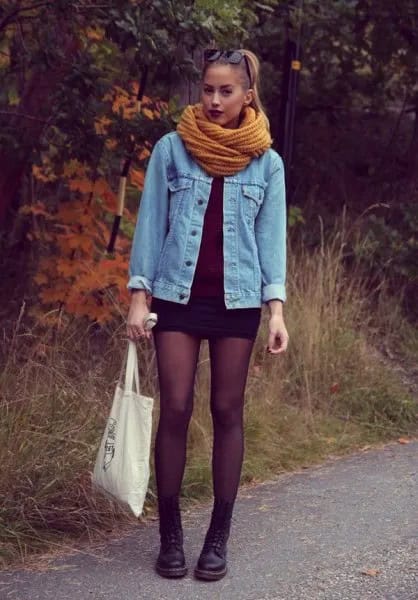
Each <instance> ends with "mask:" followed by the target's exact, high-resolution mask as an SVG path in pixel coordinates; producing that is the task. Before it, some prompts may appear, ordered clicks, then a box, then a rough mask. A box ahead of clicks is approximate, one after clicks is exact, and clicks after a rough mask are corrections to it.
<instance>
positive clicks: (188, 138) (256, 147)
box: [177, 104, 271, 177]
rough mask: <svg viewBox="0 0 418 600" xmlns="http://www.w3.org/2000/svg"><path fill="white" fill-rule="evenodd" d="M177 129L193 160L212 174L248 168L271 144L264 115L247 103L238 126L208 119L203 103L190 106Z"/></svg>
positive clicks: (223, 173) (220, 174)
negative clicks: (225, 124) (231, 127)
mask: <svg viewBox="0 0 418 600" xmlns="http://www.w3.org/2000/svg"><path fill="white" fill-rule="evenodd" d="M177 133H178V134H179V135H180V137H181V139H182V140H183V142H184V144H185V146H186V148H187V150H188V151H189V152H190V154H191V155H192V156H193V158H194V160H195V161H196V162H197V163H198V164H199V165H200V166H201V167H202V168H203V169H204V170H205V171H206V172H207V173H208V174H209V175H211V176H213V177H222V176H224V175H233V174H234V173H237V171H241V170H242V169H245V167H246V166H247V165H248V164H249V162H250V161H251V159H252V158H254V157H255V156H261V155H262V154H263V153H264V152H265V151H266V150H267V149H268V148H270V146H271V137H270V134H269V132H268V130H267V127H266V124H265V120H264V117H263V115H262V114H261V113H257V112H256V111H255V110H254V109H253V108H252V107H250V106H247V107H245V109H244V115H243V118H242V121H241V123H240V125H239V127H238V128H237V129H227V128H224V127H221V126H220V125H218V124H217V123H212V122H211V121H209V119H208V118H207V117H206V116H205V115H204V113H203V109H202V105H201V104H195V105H190V106H187V107H186V108H185V110H184V112H183V114H182V116H181V119H180V122H179V124H178V125H177Z"/></svg>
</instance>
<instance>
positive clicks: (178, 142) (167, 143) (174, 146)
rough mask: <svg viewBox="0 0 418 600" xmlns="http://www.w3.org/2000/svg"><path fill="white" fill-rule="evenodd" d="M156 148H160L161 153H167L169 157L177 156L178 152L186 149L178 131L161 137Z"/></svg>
mask: <svg viewBox="0 0 418 600" xmlns="http://www.w3.org/2000/svg"><path fill="white" fill-rule="evenodd" d="M156 148H158V149H159V150H160V151H163V152H166V153H167V154H169V155H170V154H173V155H175V152H176V150H178V149H180V148H181V149H183V148H184V144H183V141H182V139H181V137H180V136H179V134H178V133H177V131H170V132H169V133H166V134H165V135H163V136H162V137H160V139H159V140H158V142H157V143H156V144H155V146H154V149H156Z"/></svg>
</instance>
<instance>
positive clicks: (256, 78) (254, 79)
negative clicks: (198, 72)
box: [202, 48, 270, 131]
mask: <svg viewBox="0 0 418 600" xmlns="http://www.w3.org/2000/svg"><path fill="white" fill-rule="evenodd" d="M238 52H241V54H244V56H245V58H246V60H247V64H248V69H249V71H250V75H251V80H249V79H248V72H247V67H246V65H245V62H244V60H245V59H243V60H241V62H240V63H238V64H231V63H230V62H228V61H227V60H226V59H225V58H224V57H222V56H220V57H219V59H218V60H216V61H214V62H210V63H206V64H205V65H204V67H203V72H202V77H204V76H205V73H206V71H207V69H208V67H209V66H211V65H215V64H221V65H222V64H225V65H229V66H230V67H232V68H233V69H239V70H240V71H241V74H242V75H243V81H244V82H245V85H244V87H245V88H246V89H247V90H248V89H252V90H253V99H252V100H251V103H250V106H252V107H253V108H254V110H255V111H256V112H257V113H260V114H261V115H262V116H263V117H264V120H265V122H266V127H267V130H268V131H270V122H269V119H268V117H267V114H266V111H265V109H264V106H263V104H262V102H261V99H260V93H259V90H258V86H259V82H260V61H259V60H258V58H257V56H256V55H255V54H254V52H251V50H247V49H246V48H239V49H238Z"/></svg>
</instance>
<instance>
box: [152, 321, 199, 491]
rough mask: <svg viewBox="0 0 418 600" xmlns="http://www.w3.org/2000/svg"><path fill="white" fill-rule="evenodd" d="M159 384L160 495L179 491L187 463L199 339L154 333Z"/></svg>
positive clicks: (157, 447) (157, 451) (157, 448)
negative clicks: (188, 431)
mask: <svg viewBox="0 0 418 600" xmlns="http://www.w3.org/2000/svg"><path fill="white" fill-rule="evenodd" d="M154 340H155V349H156V356H157V366H158V380H159V386H160V420H159V423H158V430H157V436H156V439H155V471H156V481H157V490H158V495H159V496H173V495H176V494H179V493H180V487H181V482H182V479H183V474H184V467H185V464H186V444H187V430H188V426H189V422H190V417H191V415H192V411H193V387H194V378H195V373H196V366H197V361H198V358H199V348H200V339H199V338H195V337H193V336H191V335H188V334H185V333H181V332H177V331H161V332H158V333H155V334H154Z"/></svg>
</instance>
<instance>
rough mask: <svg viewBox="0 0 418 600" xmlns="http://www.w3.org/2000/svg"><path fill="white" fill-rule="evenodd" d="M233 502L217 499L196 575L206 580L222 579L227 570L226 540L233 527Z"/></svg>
mask: <svg viewBox="0 0 418 600" xmlns="http://www.w3.org/2000/svg"><path fill="white" fill-rule="evenodd" d="M232 509H233V502H227V501H225V500H216V499H215V503H214V506H213V511H212V518H211V521H210V525H209V529H208V532H207V534H206V537H205V542H204V544H203V548H202V552H201V553H200V557H199V560H198V563H197V566H196V568H195V571H194V573H195V576H196V577H197V578H198V579H205V580H206V581H215V580H217V579H221V578H222V577H223V576H224V575H225V574H226V571H227V567H226V542H227V541H228V537H229V532H230V528H231V517H232Z"/></svg>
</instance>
